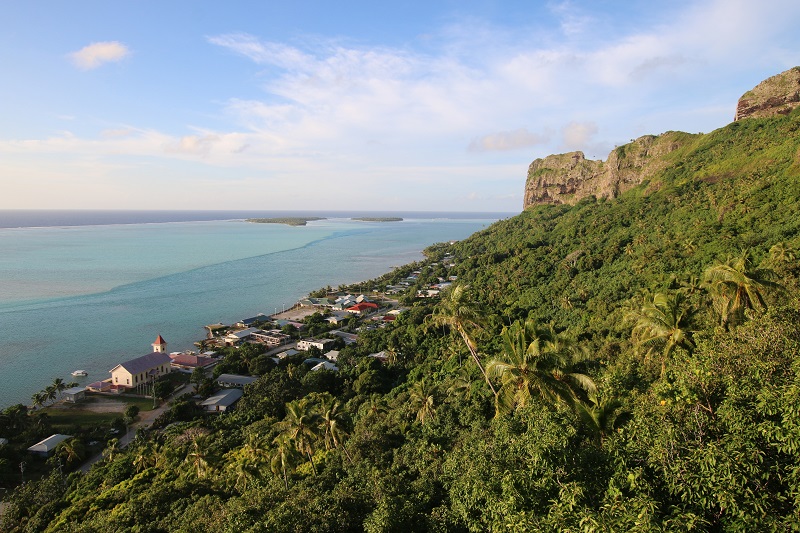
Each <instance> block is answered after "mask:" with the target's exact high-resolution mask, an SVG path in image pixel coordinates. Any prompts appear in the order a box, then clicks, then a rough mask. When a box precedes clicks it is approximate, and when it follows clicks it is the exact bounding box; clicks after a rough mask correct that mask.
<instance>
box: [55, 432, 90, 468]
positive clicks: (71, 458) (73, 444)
mask: <svg viewBox="0 0 800 533" xmlns="http://www.w3.org/2000/svg"><path fill="white" fill-rule="evenodd" d="M85 451H86V449H85V448H84V446H83V442H82V441H81V440H80V439H79V438H77V437H73V438H71V439H67V440H65V441H64V442H62V443H61V444H59V445H58V451H57V453H58V456H59V457H61V458H63V459H64V461H65V462H66V463H67V465H68V466H69V465H71V464H72V463H73V462H76V461H77V462H80V461H81V460H83V454H84V453H85Z"/></svg>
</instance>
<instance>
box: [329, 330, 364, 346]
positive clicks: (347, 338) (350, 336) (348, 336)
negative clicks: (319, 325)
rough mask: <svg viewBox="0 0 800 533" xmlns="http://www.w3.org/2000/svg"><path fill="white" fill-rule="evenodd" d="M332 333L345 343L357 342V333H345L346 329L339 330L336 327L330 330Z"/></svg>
mask: <svg viewBox="0 0 800 533" xmlns="http://www.w3.org/2000/svg"><path fill="white" fill-rule="evenodd" d="M330 333H331V334H332V335H336V336H337V337H339V338H341V339H343V340H344V343H345V344H348V345H349V344H355V343H356V342H358V335H355V334H354V333H347V332H346V331H340V330H338V329H336V330H333V331H331V332H330Z"/></svg>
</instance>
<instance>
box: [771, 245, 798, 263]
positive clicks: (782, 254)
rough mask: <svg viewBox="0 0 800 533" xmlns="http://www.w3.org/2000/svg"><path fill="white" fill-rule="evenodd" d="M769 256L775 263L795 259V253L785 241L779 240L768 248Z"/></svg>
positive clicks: (788, 261)
mask: <svg viewBox="0 0 800 533" xmlns="http://www.w3.org/2000/svg"><path fill="white" fill-rule="evenodd" d="M769 257H770V259H772V261H773V262H775V263H791V262H792V261H794V260H795V259H797V254H796V253H795V251H794V250H793V249H792V248H791V247H790V246H788V245H787V244H786V243H784V242H779V243H777V244H775V245H774V246H772V248H770V249H769Z"/></svg>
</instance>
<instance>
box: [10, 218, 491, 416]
mask: <svg viewBox="0 0 800 533" xmlns="http://www.w3.org/2000/svg"><path fill="white" fill-rule="evenodd" d="M392 215H394V216H403V215H402V214H397V213H393V214H392ZM322 216H326V215H322ZM144 218H145V219H146V218H147V217H144ZM151 218H154V219H155V220H158V218H156V217H151ZM404 218H405V217H404ZM499 218H501V216H500V215H498V214H485V215H480V214H478V215H471V218H463V215H462V217H461V218H456V217H453V216H451V215H445V214H436V215H435V218H433V215H431V216H430V218H425V217H424V215H423V216H420V215H419V214H415V215H414V218H405V220H404V221H403V222H387V223H378V222H376V223H366V222H356V221H352V220H350V219H349V218H344V217H342V218H336V217H331V218H328V219H326V220H321V221H315V222H309V224H308V225H307V226H304V227H291V226H285V225H278V224H252V223H247V222H244V221H243V220H193V221H178V222H154V223H140V222H139V223H124V224H107V223H103V224H94V225H70V226H44V227H11V228H0V408H2V407H6V406H8V405H11V404H14V403H18V402H22V403H26V404H30V397H31V395H32V394H33V393H34V392H36V391H39V390H41V389H43V388H44V387H46V386H47V385H48V384H49V383H51V382H52V381H53V379H54V378H57V377H61V378H64V379H65V380H67V381H72V380H75V381H78V382H79V383H82V384H85V383H89V382H91V381H96V380H99V379H105V378H107V377H108V376H109V370H110V369H111V368H112V367H113V366H114V365H116V364H117V363H119V362H121V361H124V360H126V359H130V358H133V357H137V356H139V355H143V354H145V353H149V352H150V351H151V350H150V343H151V342H153V340H154V339H155V338H156V336H157V335H159V334H160V335H162V336H164V338H165V339H166V340H167V342H168V343H169V346H168V349H169V350H170V351H175V350H184V349H191V348H193V344H192V343H193V342H194V341H196V340H198V339H201V338H203V336H204V330H203V328H202V326H203V325H205V324H210V323H215V322H223V323H232V322H235V321H237V320H239V319H242V318H246V317H250V316H253V315H256V314H258V313H266V314H270V313H273V312H275V311H276V310H278V311H280V310H281V309H282V308H284V307H289V306H291V305H292V304H293V303H294V302H296V301H297V300H298V299H299V298H301V297H303V296H304V295H306V294H307V293H308V292H309V291H312V290H314V289H317V288H319V287H324V286H326V285H332V286H336V285H339V284H343V283H355V282H358V281H362V280H367V279H370V278H374V277H376V276H379V275H380V274H382V273H385V272H388V271H389V270H391V269H392V268H393V267H395V266H398V265H402V264H406V263H409V262H412V261H415V260H418V259H420V258H421V257H422V254H421V251H422V250H423V249H424V248H425V247H426V246H428V245H430V244H433V243H435V242H443V241H449V240H458V239H463V238H465V237H467V236H469V235H471V234H472V233H474V232H475V231H478V230H480V229H482V228H484V227H486V226H488V225H489V224H491V223H492V222H494V221H495V220H497V219H499ZM75 369H84V370H87V371H88V373H89V375H88V377H86V378H73V377H72V376H71V375H70V372H71V371H72V370H75Z"/></svg>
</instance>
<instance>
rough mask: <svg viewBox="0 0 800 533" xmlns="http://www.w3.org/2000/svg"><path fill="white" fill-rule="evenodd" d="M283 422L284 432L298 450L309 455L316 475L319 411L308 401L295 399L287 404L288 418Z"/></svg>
mask: <svg viewBox="0 0 800 533" xmlns="http://www.w3.org/2000/svg"><path fill="white" fill-rule="evenodd" d="M281 424H282V425H283V428H284V434H285V435H286V436H287V437H288V438H289V439H290V440H291V441H292V442H293V443H294V445H295V447H296V448H297V451H298V452H300V453H302V454H305V455H307V456H308V460H309V461H310V462H311V470H312V471H313V472H314V475H315V476H316V475H317V467H316V466H315V465H314V443H315V442H316V441H317V438H318V435H317V428H318V427H319V425H320V415H319V413H316V412H315V411H314V410H313V409H312V407H311V405H309V403H308V402H306V401H303V400H294V401H292V402H289V403H287V404H286V418H285V419H284V421H283V422H282V423H281Z"/></svg>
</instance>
